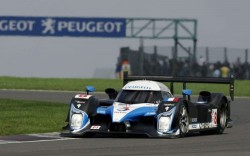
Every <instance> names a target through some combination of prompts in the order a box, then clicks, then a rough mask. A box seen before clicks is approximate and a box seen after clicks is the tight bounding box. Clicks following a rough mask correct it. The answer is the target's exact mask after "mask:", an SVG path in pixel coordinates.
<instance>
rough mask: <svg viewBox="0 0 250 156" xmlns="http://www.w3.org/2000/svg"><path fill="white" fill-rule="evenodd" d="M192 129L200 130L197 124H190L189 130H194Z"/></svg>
mask: <svg viewBox="0 0 250 156" xmlns="http://www.w3.org/2000/svg"><path fill="white" fill-rule="evenodd" d="M194 129H200V125H199V124H190V125H189V130H194Z"/></svg>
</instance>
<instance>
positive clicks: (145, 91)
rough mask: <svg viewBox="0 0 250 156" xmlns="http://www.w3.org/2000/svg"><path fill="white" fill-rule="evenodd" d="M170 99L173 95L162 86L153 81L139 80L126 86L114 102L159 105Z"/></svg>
mask: <svg viewBox="0 0 250 156" xmlns="http://www.w3.org/2000/svg"><path fill="white" fill-rule="evenodd" d="M171 97H173V95H172V94H171V92H170V90H169V89H168V87H167V86H165V85H164V84H162V83H160V82H155V81H147V80H139V81H131V82H129V83H128V84H126V85H125V86H124V87H123V90H122V91H121V92H120V93H119V95H118V96H117V98H116V100H115V101H116V102H121V103H126V104H139V103H155V104H159V103H160V101H162V100H163V99H164V98H171Z"/></svg>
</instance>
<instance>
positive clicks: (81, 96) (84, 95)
mask: <svg viewBox="0 0 250 156" xmlns="http://www.w3.org/2000/svg"><path fill="white" fill-rule="evenodd" d="M91 96H92V95H87V94H77V95H76V96H75V98H79V99H89V98H90V97H91Z"/></svg>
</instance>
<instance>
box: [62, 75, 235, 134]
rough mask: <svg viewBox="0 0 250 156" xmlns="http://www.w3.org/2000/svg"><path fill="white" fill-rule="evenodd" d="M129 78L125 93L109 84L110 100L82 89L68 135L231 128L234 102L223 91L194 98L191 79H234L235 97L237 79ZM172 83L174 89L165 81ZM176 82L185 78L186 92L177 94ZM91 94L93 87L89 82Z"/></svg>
mask: <svg viewBox="0 0 250 156" xmlns="http://www.w3.org/2000/svg"><path fill="white" fill-rule="evenodd" d="M138 79H142V78H141V77H136V76H134V77H128V76H127V75H125V79H124V82H125V83H126V82H128V83H126V84H125V85H124V87H123V88H122V90H121V91H120V92H117V91H116V90H114V89H112V88H108V89H106V93H107V94H108V95H109V99H104V100H99V99H97V98H96V97H95V96H94V95H89V94H77V95H76V96H74V97H73V98H72V100H71V103H70V109H69V112H68V117H67V119H66V121H67V122H68V125H67V126H65V127H64V130H63V132H62V134H63V135H70V136H71V135H73V136H75V135H76V136H79V135H80V136H92V135H95V134H136V135H145V136H148V137H183V136H185V135H187V134H190V133H193V132H200V133H207V132H209V133H211V132H214V133H219V134H222V133H223V131H224V129H225V128H226V127H232V120H231V119H230V101H229V100H228V99H227V97H226V96H224V95H223V94H222V93H210V92H208V91H201V92H200V95H199V97H198V99H197V100H195V102H192V101H191V98H190V96H191V94H192V90H186V89H185V87H186V83H187V82H192V83H223V84H230V95H231V98H232V99H233V89H234V88H233V87H234V84H233V79H231V78H230V79H220V78H219V79H218V78H216V79H202V78H199V79H195V78H189V79H188V78H169V77H143V79H146V80H138ZM155 80H159V81H161V82H170V83H171V89H169V88H168V87H167V86H166V85H164V84H163V83H161V82H158V81H155ZM173 82H182V83H183V91H182V94H183V96H182V97H174V96H173V95H172V92H173ZM86 90H87V93H89V92H93V91H94V87H90V86H88V87H86Z"/></svg>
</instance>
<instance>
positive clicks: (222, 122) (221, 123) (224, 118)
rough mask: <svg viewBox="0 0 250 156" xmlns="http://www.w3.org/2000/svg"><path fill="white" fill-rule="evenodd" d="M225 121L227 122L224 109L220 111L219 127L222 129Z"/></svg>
mask: <svg viewBox="0 0 250 156" xmlns="http://www.w3.org/2000/svg"><path fill="white" fill-rule="evenodd" d="M226 120H227V116H226V111H225V109H222V110H221V112H220V125H221V127H222V128H225V127H226Z"/></svg>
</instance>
